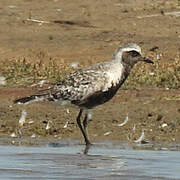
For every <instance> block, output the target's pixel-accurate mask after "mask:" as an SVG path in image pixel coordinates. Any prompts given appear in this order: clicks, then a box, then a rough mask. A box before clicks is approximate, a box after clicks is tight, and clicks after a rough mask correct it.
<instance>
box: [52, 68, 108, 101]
mask: <svg viewBox="0 0 180 180" xmlns="http://www.w3.org/2000/svg"><path fill="white" fill-rule="evenodd" d="M106 80H107V78H106V75H105V72H103V70H101V69H99V70H97V69H96V68H95V69H84V70H79V71H76V72H74V73H72V74H70V75H69V76H67V77H66V78H65V79H64V80H62V81H60V82H59V83H57V84H56V85H54V86H53V88H52V89H51V95H52V96H53V98H55V99H56V100H68V101H82V100H83V99H85V98H86V97H88V96H90V95H91V94H93V93H96V92H99V91H100V90H101V89H103V87H104V84H105V82H106Z"/></svg>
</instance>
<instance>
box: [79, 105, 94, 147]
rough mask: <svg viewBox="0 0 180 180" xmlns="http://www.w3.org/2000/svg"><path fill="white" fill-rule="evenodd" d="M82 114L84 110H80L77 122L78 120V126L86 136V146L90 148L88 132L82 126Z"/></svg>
mask: <svg viewBox="0 0 180 180" xmlns="http://www.w3.org/2000/svg"><path fill="white" fill-rule="evenodd" d="M82 112H83V110H82V109H80V111H79V114H78V116H77V119H76V120H77V124H78V126H79V128H80V130H81V132H82V134H83V136H84V140H85V143H86V145H87V146H88V145H90V144H91V143H90V141H89V139H88V136H87V133H86V130H85V129H83V127H82V125H81V115H82Z"/></svg>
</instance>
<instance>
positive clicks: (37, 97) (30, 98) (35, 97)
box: [14, 94, 53, 104]
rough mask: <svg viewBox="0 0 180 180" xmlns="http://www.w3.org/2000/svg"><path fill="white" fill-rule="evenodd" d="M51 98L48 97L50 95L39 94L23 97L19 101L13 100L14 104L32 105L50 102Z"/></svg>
mask: <svg viewBox="0 0 180 180" xmlns="http://www.w3.org/2000/svg"><path fill="white" fill-rule="evenodd" d="M51 99H52V97H51V96H50V94H41V95H31V96H27V97H23V98H20V99H16V100H14V103H15V104H29V103H33V102H38V101H46V100H47V101H52V100H53V99H52V100H51Z"/></svg>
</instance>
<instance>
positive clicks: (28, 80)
mask: <svg viewBox="0 0 180 180" xmlns="http://www.w3.org/2000/svg"><path fill="white" fill-rule="evenodd" d="M48 58H49V59H48V60H46V61H45V62H44V61H43V60H42V59H43V58H41V56H40V58H38V59H37V60H36V61H35V62H32V60H28V59H26V58H20V59H15V60H12V61H6V62H4V63H3V66H0V71H1V74H2V75H3V76H5V77H6V80H7V85H17V86H27V85H32V84H34V83H37V82H39V81H40V80H48V82H50V83H54V82H56V81H58V80H61V79H62V78H63V77H64V76H65V75H66V74H67V73H69V72H71V71H72V68H71V67H70V66H69V65H68V64H66V63H64V62H62V61H58V60H53V59H52V58H51V57H48ZM152 59H153V60H154V62H155V64H154V65H149V64H142V63H139V64H137V65H136V67H135V68H134V69H133V70H132V72H131V75H130V76H129V78H128V80H127V81H126V83H125V84H124V86H123V88H135V87H159V88H171V89H177V88H180V83H179V82H180V56H179V55H177V56H176V57H175V58H174V59H172V60H166V61H163V58H162V57H161V59H158V60H157V58H156V57H155V56H154V57H152ZM47 62H48V63H47Z"/></svg>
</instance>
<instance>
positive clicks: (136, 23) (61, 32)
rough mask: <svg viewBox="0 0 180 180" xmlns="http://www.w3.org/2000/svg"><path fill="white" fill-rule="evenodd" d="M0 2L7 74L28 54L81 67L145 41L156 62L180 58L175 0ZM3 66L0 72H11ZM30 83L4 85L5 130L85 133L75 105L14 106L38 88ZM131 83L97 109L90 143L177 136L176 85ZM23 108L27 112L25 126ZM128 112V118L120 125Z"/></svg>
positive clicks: (0, 120) (1, 116)
mask: <svg viewBox="0 0 180 180" xmlns="http://www.w3.org/2000/svg"><path fill="white" fill-rule="evenodd" d="M0 7H1V8H0V24H1V30H0V32H1V33H0V39H1V43H0V67H1V70H2V72H4V71H3V69H5V68H8V64H9V63H12V62H14V61H15V60H17V59H23V58H26V59H28V61H29V62H33V63H34V62H36V61H38V60H39V58H40V59H41V60H42V61H43V63H48V61H50V60H51V59H55V60H56V61H57V62H60V63H61V64H66V65H67V66H70V65H71V64H72V63H77V64H78V67H79V68H81V67H84V66H88V65H91V64H94V63H97V62H100V61H106V60H108V59H110V58H111V57H112V54H113V53H114V51H115V49H117V47H118V46H119V44H122V43H125V42H136V43H137V44H140V45H141V46H142V49H143V53H144V54H145V55H146V56H148V57H150V58H153V60H154V61H158V63H159V64H161V63H169V62H173V61H174V60H175V59H176V61H177V62H180V29H179V26H180V16H179V14H178V12H180V4H179V1H177V0H167V1H163V0H158V1H153V0H137V1H135V2H133V3H132V1H130V0H127V1H123V0H122V1H119V0H115V1H113V2H112V1H110V0H107V1H105V2H104V1H97V0H91V1H80V0H77V1H76V2H74V1H69V0H68V1H66V2H65V1H59V0H53V1H49V0H39V1H29V0H23V1H20V0H17V1H15V2H13V3H12V1H10V0H2V1H1V2H0ZM164 68H166V66H164ZM171 68H173V67H169V66H168V68H167V71H171ZM11 70H12V68H11ZM2 72H0V75H3V76H6V75H7V77H8V73H7V74H3V73H2ZM6 72H8V71H6ZM178 72H179V70H178V69H177V71H176V75H177V74H178ZM9 73H10V72H9ZM142 73H144V72H142ZM172 76H173V75H172ZM177 77H179V75H178V76H177ZM130 78H131V77H130ZM150 78H151V77H150ZM176 79H177V78H176ZM162 81H163V79H162ZM174 82H176V83H177V84H178V82H179V80H178V79H177V80H176V81H174ZM163 83H164V82H163ZM31 85H32V84H29V85H28V86H27V84H24V85H23V84H22V83H21V84H18V83H16V82H15V81H14V80H13V81H12V82H10V81H8V84H7V85H5V86H3V85H1V86H0V99H1V103H0V136H1V137H11V136H12V134H14V137H30V138H54V139H68V138H69V139H82V136H81V133H80V131H79V129H78V127H77V124H76V121H75V118H76V115H77V113H78V110H76V109H71V108H69V110H67V108H62V107H58V106H55V105H53V104H47V103H44V104H32V105H28V106H17V105H13V103H12V102H13V100H14V99H16V98H18V97H22V96H25V95H29V94H31V93H33V92H35V91H36V89H35V87H32V86H31ZM128 87H129V88H128V89H126V88H124V89H121V90H119V91H118V93H117V95H116V96H115V97H114V98H113V99H112V100H111V101H110V102H108V103H106V104H105V105H102V106H99V107H98V108H96V109H95V110H94V113H93V121H92V122H90V124H89V126H88V129H89V135H90V139H91V141H92V142H95V141H100V140H117V141H132V142H133V141H135V140H136V139H138V138H139V136H140V135H141V133H142V132H144V134H145V139H146V140H147V141H152V142H162V141H167V142H180V90H179V89H172V87H178V85H172V84H170V83H168V84H167V86H166V85H164V84H163V88H157V87H155V86H153V85H152V86H151V85H150V86H149V87H148V88H146V87H144V86H143V85H142V87H143V88H142V87H141V86H138V87H135V88H134V86H133V88H131V87H130V86H128ZM24 109H25V110H26V112H27V117H26V121H25V123H24V125H23V126H20V124H19V119H20V116H21V112H22V110H24ZM127 116H128V122H127V123H126V124H124V125H121V123H123V122H124V120H125V119H126V118H127ZM47 125H49V128H47Z"/></svg>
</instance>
